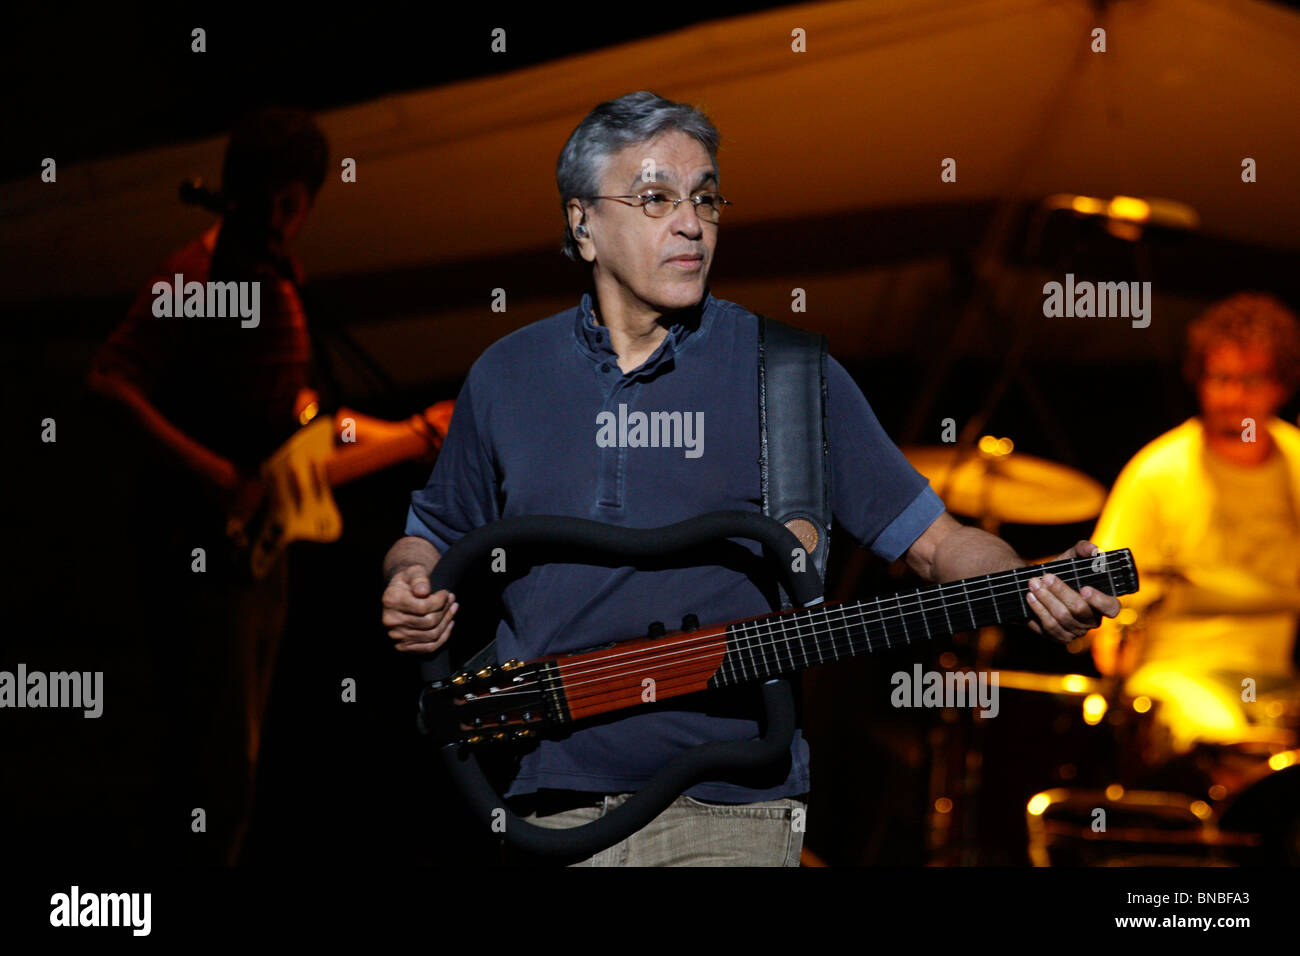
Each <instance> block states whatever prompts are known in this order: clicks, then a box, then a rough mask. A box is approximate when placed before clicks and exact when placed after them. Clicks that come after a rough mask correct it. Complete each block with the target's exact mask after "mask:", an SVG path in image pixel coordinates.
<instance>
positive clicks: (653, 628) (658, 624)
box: [646, 621, 664, 637]
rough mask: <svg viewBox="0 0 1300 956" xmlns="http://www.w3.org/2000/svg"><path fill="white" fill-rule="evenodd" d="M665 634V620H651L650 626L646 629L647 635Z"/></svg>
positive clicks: (659, 635)
mask: <svg viewBox="0 0 1300 956" xmlns="http://www.w3.org/2000/svg"><path fill="white" fill-rule="evenodd" d="M663 636H664V622H663V621H651V622H650V627H649V628H648V629H647V630H646V637H663Z"/></svg>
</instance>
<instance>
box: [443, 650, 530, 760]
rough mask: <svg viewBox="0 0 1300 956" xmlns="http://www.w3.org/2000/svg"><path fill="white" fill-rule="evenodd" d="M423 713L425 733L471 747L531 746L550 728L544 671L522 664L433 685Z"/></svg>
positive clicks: (512, 663) (460, 675)
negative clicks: (520, 743)
mask: <svg viewBox="0 0 1300 956" xmlns="http://www.w3.org/2000/svg"><path fill="white" fill-rule="evenodd" d="M420 712H421V714H423V715H424V724H425V728H426V731H427V732H429V733H432V734H434V735H436V736H438V737H440V738H441V739H443V740H444V741H446V742H453V741H455V742H459V743H461V744H470V745H478V744H488V743H513V742H518V741H524V740H533V739H536V737H537V732H538V730H539V729H540V728H541V726H543V725H544V724H547V723H549V722H550V719H549V713H548V710H547V705H546V696H545V687H544V675H543V673H542V668H541V667H538V666H536V665H532V664H525V663H523V662H522V661H518V660H509V661H506V662H505V663H504V664H489V665H488V666H487V667H484V668H482V669H481V670H478V671H461V672H460V673H458V674H454V675H452V676H451V677H449V678H446V679H445V680H438V681H432V682H430V683H429V684H428V685H427V686H426V687H425V689H424V694H423V695H422V696H421V698H420Z"/></svg>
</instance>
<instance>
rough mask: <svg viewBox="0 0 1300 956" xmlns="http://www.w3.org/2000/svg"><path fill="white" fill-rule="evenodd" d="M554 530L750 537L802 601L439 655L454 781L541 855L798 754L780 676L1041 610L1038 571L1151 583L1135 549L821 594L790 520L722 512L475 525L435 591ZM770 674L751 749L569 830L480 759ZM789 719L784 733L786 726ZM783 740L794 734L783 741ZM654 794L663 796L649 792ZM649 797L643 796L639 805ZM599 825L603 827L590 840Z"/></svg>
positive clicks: (445, 748) (1082, 579)
mask: <svg viewBox="0 0 1300 956" xmlns="http://www.w3.org/2000/svg"><path fill="white" fill-rule="evenodd" d="M548 536H549V537H551V538H552V539H553V540H554V541H555V543H557V544H585V545H587V546H589V547H592V548H593V549H596V550H602V551H609V552H614V553H621V554H624V555H627V556H644V555H649V554H662V553H667V552H670V551H678V550H685V549H686V548H689V547H690V546H692V545H696V544H699V543H700V541H701V540H707V539H709V538H710V537H722V536H744V537H752V538H755V539H756V540H760V541H761V542H762V543H763V544H764V546H765V548H766V550H767V553H768V555H769V557H775V558H776V560H777V561H778V562H779V565H778V570H779V571H780V572H781V573H782V574H783V575H785V576H786V583H787V587H788V589H789V590H790V593H791V595H792V596H793V597H794V599H795V600H796V601H798V602H799V603H800V604H803V605H804V606H802V607H795V608H791V609H787V610H783V611H777V612H774V613H769V614H762V615H759V616H757V617H751V618H745V619H743V620H736V621H729V622H726V623H720V624H710V625H707V626H700V625H699V624H698V622H697V621H695V620H692V619H690V618H689V617H688V619H687V620H686V621H684V622H683V624H684V626H683V629H682V630H679V631H674V632H671V633H662V634H655V635H653V636H650V637H646V638H638V639H633V640H627V641H618V642H614V643H610V644H604V645H601V646H599V647H593V648H590V649H587V650H583V651H576V652H573V653H567V654H557V655H549V656H546V657H540V658H537V659H535V660H529V661H519V660H508V661H505V662H503V663H499V664H493V663H489V664H485V665H483V666H480V667H474V668H463V669H460V670H459V671H457V672H456V673H454V674H453V673H451V670H450V668H449V667H448V666H447V664H448V662H447V660H446V659H445V658H444V659H442V660H441V661H437V662H433V661H431V662H428V663H426V666H425V668H424V674H425V677H426V685H425V688H424V691H423V693H422V696H421V702H420V711H421V727H422V729H423V730H424V732H425V733H427V734H429V735H431V736H433V737H434V738H435V739H437V740H439V741H441V743H442V753H443V759H444V762H445V763H446V764H447V766H448V768H449V770H451V772H452V776H453V779H455V781H456V783H457V785H458V786H460V787H461V789H462V791H463V792H464V793H465V795H466V796H467V797H468V798H469V800H470V802H471V805H472V806H473V807H474V809H475V810H476V812H478V814H479V816H480V817H481V818H483V819H484V820H485V822H491V823H498V822H500V817H499V815H500V814H502V813H504V814H505V817H504V819H505V820H506V821H507V824H506V830H505V834H506V840H507V841H509V842H512V843H514V844H515V845H517V846H519V847H521V848H522V849H526V850H529V851H531V852H540V853H549V854H556V855H571V856H583V855H590V854H591V853H594V852H598V851H599V850H600V849H603V848H605V847H607V846H612V845H613V843H615V842H618V840H619V839H622V838H623V837H625V836H627V835H629V834H630V833H631V832H635V830H636V829H639V826H641V825H644V823H646V822H649V820H650V819H651V818H653V816H654V815H656V814H657V813H658V812H659V811H661V810H662V809H664V808H665V807H666V806H667V804H668V803H669V802H671V801H672V800H673V799H675V797H676V796H677V794H678V793H680V791H681V790H682V789H685V786H686V785H687V784H688V783H690V782H694V781H698V780H701V779H709V774H710V773H711V772H714V771H716V769H717V768H718V766H731V767H736V766H742V765H743V766H754V765H757V764H758V763H759V762H760V756H759V751H762V752H763V754H765V755H766V756H765V757H764V758H763V759H768V760H770V759H771V758H772V757H775V756H780V755H781V754H782V753H784V752H786V751H787V750H788V747H789V742H790V739H791V737H792V735H793V715H792V712H789V708H788V707H787V706H786V703H785V701H783V700H781V699H779V695H778V694H777V691H776V690H773V689H772V688H773V687H774V685H777V684H780V685H783V686H785V688H786V692H787V696H788V685H784V682H783V681H781V680H780V678H782V677H783V676H784V675H788V674H791V673H794V672H797V671H799V670H802V669H804V668H807V667H813V666H816V665H818V664H824V663H830V662H833V661H839V660H844V659H846V658H849V657H854V656H857V655H860V654H867V653H871V652H873V651H877V650H884V649H891V648H898V647H906V646H909V645H911V644H913V643H915V642H917V641H921V640H928V639H931V638H934V637H945V636H949V635H952V634H955V633H957V632H959V631H966V630H974V629H977V628H980V627H984V626H987V625H994V624H1009V623H1013V622H1025V621H1028V620H1032V619H1036V617H1037V615H1035V614H1034V613H1033V612H1032V611H1031V610H1030V608H1029V607H1028V605H1027V603H1026V600H1025V597H1026V595H1027V594H1028V583H1029V580H1030V578H1033V577H1037V576H1038V575H1041V574H1043V573H1044V572H1051V573H1052V574H1055V575H1057V576H1058V577H1060V578H1061V579H1062V580H1063V581H1065V582H1066V583H1067V584H1069V585H1070V586H1071V587H1072V588H1074V589H1076V590H1078V589H1079V588H1081V587H1084V586H1085V585H1087V586H1092V587H1094V588H1096V589H1098V590H1100V591H1103V592H1105V593H1107V594H1111V595H1114V596H1118V595H1121V594H1131V593H1133V592H1135V591H1136V590H1137V588H1138V580H1137V569H1136V567H1135V566H1134V563H1133V557H1132V554H1131V553H1130V552H1129V550H1128V549H1126V548H1124V549H1119V550H1114V551H1107V552H1102V553H1098V554H1097V555H1094V556H1092V557H1088V558H1071V559H1062V560H1057V561H1049V562H1047V563H1045V564H1039V565H1031V566H1029V567H1025V568H1017V569H1015V570H1011V571H1003V572H998V573H995V574H986V575H981V576H977V577H971V578H964V579H962V580H959V581H951V582H948V583H946V584H937V585H930V586H927V587H918V588H916V589H914V590H912V591H910V592H904V593H900V594H892V595H888V596H885V597H877V598H870V599H868V600H865V601H854V602H842V603H834V604H820V603H817V602H819V601H820V598H819V597H818V596H817V595H819V594H820V590H821V583H820V581H819V580H817V576H816V572H815V571H811V570H810V569H808V568H794V567H792V563H791V561H790V560H789V559H788V558H781V557H779V556H780V555H795V556H797V555H800V554H802V549H801V548H800V544H799V541H798V539H797V538H795V536H794V535H793V534H792V533H791V532H790V531H789V530H788V529H786V528H785V527H784V526H782V525H780V524H779V523H777V522H776V521H774V520H772V519H770V518H767V517H766V516H763V515H759V514H751V513H748V512H715V513H713V514H711V515H706V516H703V517H701V518H699V519H695V520H694V521H688V522H682V523H680V524H677V525H671V526H669V527H666V528H654V529H626V528H615V527H614V526H611V525H603V524H600V523H598V522H594V521H585V520H582V519H569V518H557V517H550V516H545V517H543V516H529V517H522V518H509V519H505V520H504V521H498V522H495V523H493V524H491V525H487V526H484V527H483V528H479V529H476V530H475V531H473V532H471V533H470V534H468V535H466V536H465V537H464V538H462V539H460V540H459V541H457V542H456V544H455V545H453V546H452V547H451V548H449V549H448V550H447V552H446V554H444V555H443V556H442V558H441V559H440V560H439V562H438V564H437V565H436V566H435V568H434V573H433V577H432V578H431V582H430V583H431V585H432V587H433V590H434V591H437V590H439V589H440V588H443V587H449V586H451V585H453V584H454V583H455V580H456V579H457V578H458V577H459V576H461V575H463V574H464V573H465V572H466V571H468V570H469V569H470V567H471V565H472V562H474V561H476V560H478V559H480V558H481V557H482V556H483V555H484V554H486V553H488V552H490V551H491V550H492V549H494V548H499V547H502V546H504V545H505V544H507V543H517V542H526V543H537V542H540V541H545V540H547V539H548ZM796 572H802V574H800V573H796ZM810 577H811V580H810ZM810 604H816V606H808V605H810ZM758 681H765V682H766V683H765V684H764V687H763V690H764V699H765V703H766V705H767V707H768V734H767V736H766V737H764V738H763V739H762V740H760V741H759V742H758V744H760V745H761V746H759V747H757V748H754V749H752V750H751V752H750V754H749V756H748V757H746V756H745V755H744V754H742V753H741V751H740V750H739V749H734V750H732V751H727V752H725V753H723V751H722V750H720V749H718V748H720V747H728V746H731V747H735V746H736V745H733V744H722V745H715V744H706V745H703V746H702V747H700V748H695V749H696V750H707V749H708V748H715V749H714V751H713V752H712V753H710V754H708V755H706V756H708V757H710V758H712V757H714V756H720V757H722V758H724V759H721V760H720V761H713V760H712V759H709V760H692V759H691V758H690V756H689V753H690V752H687V755H684V757H683V758H679V761H680V763H681V766H680V767H678V768H677V769H673V768H672V767H671V766H670V767H669V768H665V770H664V771H661V772H660V774H659V775H658V776H656V777H655V778H654V779H653V780H652V781H651V783H650V784H649V785H647V787H646V788H644V789H643V790H642V791H641V792H639V793H638V794H636V796H634V797H633V798H632V799H630V800H629V801H628V802H627V803H625V804H624V805H623V806H622V807H620V808H619V809H618V810H616V811H614V812H613V813H611V814H609V815H607V816H606V817H604V818H602V819H601V820H597V821H596V822H595V823H592V824H587V825H585V826H582V827H575V828H573V830H571V831H557V830H555V829H550V828H540V827H534V826H532V825H531V824H528V823H525V822H524V821H522V820H520V819H519V818H518V817H516V816H514V815H513V814H511V813H510V811H509V810H508V808H505V806H504V800H502V799H501V798H499V797H496V796H495V793H494V792H492V791H491V788H490V786H489V785H488V784H487V783H486V779H485V778H484V777H483V775H482V773H481V771H480V770H479V768H478V765H477V762H476V761H474V760H473V759H472V752H473V749H474V748H476V747H477V746H478V745H485V744H501V743H517V742H528V741H531V740H534V739H535V738H537V737H538V736H539V735H541V734H544V733H546V732H547V731H548V730H550V729H553V728H557V727H563V726H564V725H566V724H570V723H573V722H575V721H580V720H585V719H587V718H590V717H594V716H597V715H599V714H606V713H610V712H612V711H617V710H621V709H626V708H631V707H638V706H642V705H644V704H645V703H646V702H647V701H648V700H651V699H653V700H655V701H660V700H664V699H667V698H671V697H677V696H681V695H684V694H693V693H699V692H704V691H708V690H712V689H715V688H722V687H730V686H734V685H738V684H744V683H752V682H758ZM648 690H649V691H650V693H647V691H648ZM776 725H779V727H780V733H776V734H774V733H773V729H772V728H773V726H776ZM786 731H788V732H789V734H788V735H787V734H786ZM777 738H784V743H783V744H782V742H781V740H780V739H777ZM750 743H752V742H750ZM737 761H739V762H737ZM669 771H671V772H669ZM648 791H653V795H652V796H647V792H648ZM642 797H646V799H644V800H640V798H642ZM493 798H495V802H494V799H493ZM638 800H640V803H639V804H638V810H637V812H636V813H628V814H625V816H626V818H627V820H626V823H627V825H626V826H624V825H614V824H610V823H608V822H607V821H609V820H610V819H611V818H617V817H618V816H619V814H620V812H621V811H626V810H628V808H630V807H633V805H634V804H636V803H637V801H638ZM655 806H658V809H657V810H656V809H653V808H654V807H655ZM634 819H636V820H640V823H639V824H638V825H636V826H632V825H631V824H632V823H633V822H634ZM629 827H630V828H629ZM589 828H591V833H590V834H581V835H580V834H579V831H588V829H589ZM495 829H499V828H495ZM598 831H599V832H598ZM618 834H621V835H618ZM606 840H609V842H605V841H606Z"/></svg>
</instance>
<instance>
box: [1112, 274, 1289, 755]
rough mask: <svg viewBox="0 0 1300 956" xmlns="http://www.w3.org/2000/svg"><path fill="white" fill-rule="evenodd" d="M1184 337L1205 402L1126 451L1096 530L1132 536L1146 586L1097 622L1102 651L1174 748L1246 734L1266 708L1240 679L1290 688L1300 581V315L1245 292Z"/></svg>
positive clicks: (1129, 543)
mask: <svg viewBox="0 0 1300 956" xmlns="http://www.w3.org/2000/svg"><path fill="white" fill-rule="evenodd" d="M1187 336H1188V340H1187V350H1186V363H1185V366H1184V373H1185V375H1186V377H1187V379H1188V382H1189V384H1190V385H1192V386H1193V387H1194V388H1195V389H1196V394H1197V399H1198V402H1199V406H1200V414H1199V415H1198V416H1196V417H1193V418H1189V419H1188V420H1187V421H1185V422H1183V423H1182V424H1181V425H1179V426H1178V427H1176V428H1174V429H1172V430H1170V431H1168V432H1165V433H1164V434H1163V435H1161V436H1160V437H1158V438H1156V439H1155V440H1154V441H1152V442H1151V443H1150V444H1148V445H1146V446H1145V447H1144V448H1142V450H1141V451H1139V452H1138V453H1137V454H1136V455H1135V456H1134V457H1133V459H1132V460H1131V461H1129V463H1128V464H1127V465H1126V466H1125V467H1124V469H1123V471H1122V472H1121V473H1120V475H1119V478H1118V479H1117V480H1116V482H1115V486H1114V488H1113V489H1112V490H1111V493H1110V496H1109V498H1108V499H1107V502H1106V505H1105V508H1104V509H1103V511H1102V514H1101V517H1100V518H1099V520H1098V523H1097V528H1096V530H1095V531H1094V532H1093V534H1092V538H1091V540H1092V541H1094V542H1096V543H1097V545H1098V546H1099V547H1101V548H1102V549H1103V550H1105V549H1111V548H1121V547H1128V548H1131V549H1132V552H1133V558H1134V562H1135V564H1136V566H1137V569H1138V577H1139V582H1140V584H1141V590H1140V591H1139V592H1138V593H1137V594H1133V595H1129V596H1127V597H1125V598H1123V599H1122V603H1123V605H1124V606H1125V610H1123V611H1121V613H1120V615H1119V616H1118V617H1117V618H1115V619H1109V618H1108V619H1106V620H1103V621H1102V626H1101V628H1100V629H1099V630H1097V631H1095V632H1094V640H1093V647H1092V649H1093V656H1094V659H1095V660H1096V663H1097V666H1098V668H1099V669H1100V670H1101V672H1102V673H1103V674H1119V675H1121V676H1125V677H1126V681H1125V690H1126V691H1128V692H1129V693H1130V694H1132V695H1134V696H1146V697H1149V698H1152V699H1153V700H1155V701H1156V702H1157V703H1158V705H1159V707H1158V710H1157V714H1159V715H1160V716H1161V720H1162V723H1163V724H1164V725H1165V726H1166V727H1167V728H1168V730H1169V733H1170V738H1171V743H1172V745H1173V747H1174V749H1175V750H1176V751H1179V752H1182V751H1186V750H1189V749H1190V748H1191V747H1192V746H1193V745H1194V744H1195V743H1196V742H1197V741H1206V742H1217V743H1231V742H1233V741H1234V740H1240V739H1241V730H1242V728H1243V727H1245V726H1246V725H1247V724H1249V723H1251V722H1254V720H1255V719H1257V718H1258V714H1257V711H1258V710H1259V709H1260V705H1258V704H1257V703H1252V702H1251V701H1249V700H1248V699H1243V698H1244V697H1245V698H1248V697H1249V696H1250V695H1249V694H1247V693H1245V690H1246V688H1247V687H1249V686H1250V684H1249V683H1247V682H1246V679H1247V678H1252V679H1253V680H1254V687H1255V689H1256V694H1257V695H1263V694H1267V693H1270V692H1274V691H1278V690H1284V689H1286V688H1287V687H1288V686H1289V687H1291V688H1294V687H1295V686H1296V683H1295V682H1296V679H1297V672H1296V664H1295V660H1294V658H1295V654H1294V650H1295V641H1296V624H1297V617H1298V615H1297V613H1296V609H1295V606H1294V605H1295V601H1294V595H1296V594H1297V593H1300V547H1298V546H1297V545H1298V544H1300V428H1296V427H1295V426H1294V425H1291V424H1289V423H1287V422H1284V421H1282V420H1281V419H1280V418H1278V417H1277V413H1278V410H1279V409H1280V408H1281V407H1282V406H1283V405H1284V404H1285V403H1286V402H1287V400H1288V399H1289V398H1290V396H1291V395H1292V394H1294V392H1295V389H1296V386H1297V380H1298V379H1300V322H1298V321H1297V319H1296V316H1295V314H1294V313H1292V312H1291V311H1290V310H1289V309H1287V308H1286V307H1285V306H1284V305H1283V304H1282V303H1281V302H1279V301H1278V300H1277V299H1275V298H1273V297H1272V296H1268V295H1261V294H1255V293H1240V294H1238V295H1234V296H1232V297H1230V298H1228V299H1225V300H1222V301H1220V302H1217V303H1214V304H1213V305H1211V306H1210V307H1209V308H1208V309H1207V310H1206V311H1205V312H1204V313H1202V314H1201V315H1200V316H1199V317H1198V318H1197V320H1196V321H1195V322H1193V323H1192V325H1191V326H1190V327H1189V329H1188V333H1187ZM1243 595H1259V596H1261V600H1260V601H1259V602H1258V605H1257V606H1252V600H1251V599H1249V598H1247V599H1245V600H1242V599H1241V598H1242V596H1243ZM1287 595H1290V596H1292V599H1291V600H1290V601H1289V602H1288V601H1287V600H1286V596H1287ZM1234 599H1235V600H1234ZM1269 608H1271V609H1272V610H1271V612H1268V610H1267V609H1269ZM1261 609H1264V610H1265V612H1264V613H1258V612H1259V611H1260V610H1261ZM1134 625H1136V626H1134Z"/></svg>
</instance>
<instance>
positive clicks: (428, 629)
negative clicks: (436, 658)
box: [383, 564, 460, 654]
mask: <svg viewBox="0 0 1300 956" xmlns="http://www.w3.org/2000/svg"><path fill="white" fill-rule="evenodd" d="M383 605H384V614H383V622H384V627H386V628H388V636H389V637H391V638H392V639H393V640H394V641H395V642H396V643H395V645H394V646H395V648H396V649H397V650H399V651H406V652H408V653H413V654H427V653H429V652H431V651H436V650H437V649H438V648H440V647H442V645H443V644H444V643H445V642H446V640H447V638H448V637H449V636H450V635H451V629H452V628H453V627H454V626H455V625H456V622H455V621H454V620H452V618H453V617H455V615H456V610H457V609H458V608H459V607H460V605H459V604H457V603H456V595H454V594H451V593H449V592H448V591H446V590H442V591H439V592H438V593H436V594H433V593H430V587H429V571H428V569H427V568H425V567H423V566H422V565H419V564H409V565H407V566H406V567H404V568H402V569H401V570H399V571H398V572H397V573H396V574H394V575H393V577H392V579H391V580H390V581H389V582H388V587H386V588H385V589H384V598H383Z"/></svg>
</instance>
